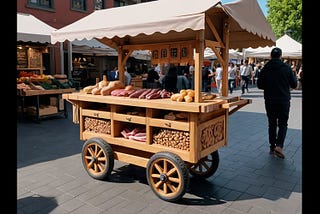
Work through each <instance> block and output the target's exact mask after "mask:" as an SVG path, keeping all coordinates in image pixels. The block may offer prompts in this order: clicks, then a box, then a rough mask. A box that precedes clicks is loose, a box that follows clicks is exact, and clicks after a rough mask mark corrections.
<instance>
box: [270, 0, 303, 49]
mask: <svg viewBox="0 0 320 214" xmlns="http://www.w3.org/2000/svg"><path fill="white" fill-rule="evenodd" d="M267 8H269V10H268V14H267V17H266V18H267V21H268V22H269V24H270V25H271V27H272V30H273V32H274V33H275V35H276V37H277V38H280V37H281V36H283V35H284V34H287V35H289V36H290V37H291V38H293V39H294V40H296V41H298V42H300V43H301V41H302V0H267Z"/></svg>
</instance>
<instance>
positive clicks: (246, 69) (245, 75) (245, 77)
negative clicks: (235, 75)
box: [240, 59, 253, 94]
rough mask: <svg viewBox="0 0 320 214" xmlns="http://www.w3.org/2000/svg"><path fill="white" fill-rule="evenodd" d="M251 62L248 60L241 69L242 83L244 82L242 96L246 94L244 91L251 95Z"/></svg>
mask: <svg viewBox="0 0 320 214" xmlns="http://www.w3.org/2000/svg"><path fill="white" fill-rule="evenodd" d="M248 63H249V61H248V60H247V59H246V60H244V62H243V65H242V66H241V67H240V75H241V82H242V87H241V90H242V94H244V89H246V90H247V93H249V89H248V86H249V81H250V79H251V76H252V71H253V69H252V66H251V65H249V64H248Z"/></svg>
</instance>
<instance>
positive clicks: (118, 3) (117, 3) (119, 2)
mask: <svg viewBox="0 0 320 214" xmlns="http://www.w3.org/2000/svg"><path fill="white" fill-rule="evenodd" d="M125 5H126V2H125V1H124V0H114V2H113V6H114V7H121V6H125Z"/></svg>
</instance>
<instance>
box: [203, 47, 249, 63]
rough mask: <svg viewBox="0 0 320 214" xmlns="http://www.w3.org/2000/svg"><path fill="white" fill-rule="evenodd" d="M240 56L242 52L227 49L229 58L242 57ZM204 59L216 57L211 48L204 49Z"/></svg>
mask: <svg viewBox="0 0 320 214" xmlns="http://www.w3.org/2000/svg"><path fill="white" fill-rule="evenodd" d="M242 58H243V55H242V53H240V52H238V51H236V50H234V49H230V50H229V60H231V59H237V60H238V59H242ZM204 59H217V56H216V54H215V53H214V52H213V50H212V49H211V48H206V49H204Z"/></svg>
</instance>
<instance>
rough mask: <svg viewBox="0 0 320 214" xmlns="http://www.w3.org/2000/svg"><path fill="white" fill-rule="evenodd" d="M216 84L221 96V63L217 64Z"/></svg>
mask: <svg viewBox="0 0 320 214" xmlns="http://www.w3.org/2000/svg"><path fill="white" fill-rule="evenodd" d="M215 76H216V84H217V90H218V93H219V94H221V89H222V67H221V64H220V63H217V67H216V75H215Z"/></svg>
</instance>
